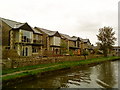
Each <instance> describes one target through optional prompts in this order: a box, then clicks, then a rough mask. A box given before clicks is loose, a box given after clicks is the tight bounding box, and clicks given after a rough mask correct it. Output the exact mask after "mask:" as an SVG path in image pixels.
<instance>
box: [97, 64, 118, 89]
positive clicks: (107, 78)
mask: <svg viewBox="0 0 120 90" xmlns="http://www.w3.org/2000/svg"><path fill="white" fill-rule="evenodd" d="M116 67H117V63H116ZM115 71H116V69H115V67H114V63H113V62H105V63H103V64H101V65H100V66H99V72H98V73H99V75H98V79H97V83H98V84H100V85H101V86H103V87H106V88H112V87H114V86H115V85H116V83H117V81H116V77H115V76H116V75H115V73H114V72H115ZM116 74H117V73H116Z"/></svg>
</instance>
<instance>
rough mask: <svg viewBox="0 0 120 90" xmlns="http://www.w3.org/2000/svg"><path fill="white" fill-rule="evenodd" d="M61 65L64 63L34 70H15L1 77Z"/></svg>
mask: <svg viewBox="0 0 120 90" xmlns="http://www.w3.org/2000/svg"><path fill="white" fill-rule="evenodd" d="M59 65H62V64H58V65H53V66H49V67H43V68H36V69H32V70H24V71H18V72H13V73H9V74H5V75H1V76H0V77H5V76H11V75H15V74H20V73H23V72H27V71H33V70H34V71H35V70H40V69H45V68H50V67H55V66H59Z"/></svg>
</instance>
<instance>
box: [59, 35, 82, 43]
mask: <svg viewBox="0 0 120 90" xmlns="http://www.w3.org/2000/svg"><path fill="white" fill-rule="evenodd" d="M61 36H62V37H63V38H67V39H68V40H72V41H77V40H78V39H79V40H81V38H80V37H76V36H73V37H70V36H69V35H67V34H61Z"/></svg>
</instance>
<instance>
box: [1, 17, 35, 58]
mask: <svg viewBox="0 0 120 90" xmlns="http://www.w3.org/2000/svg"><path fill="white" fill-rule="evenodd" d="M0 21H1V22H2V24H1V27H2V48H3V49H10V50H11V49H12V50H13V49H14V50H16V51H17V54H18V55H19V56H32V55H33V49H32V48H33V47H34V45H36V43H33V41H34V40H33V36H34V34H36V32H35V31H34V30H33V29H32V27H31V26H30V25H28V23H20V22H16V21H13V20H8V19H4V18H0Z"/></svg>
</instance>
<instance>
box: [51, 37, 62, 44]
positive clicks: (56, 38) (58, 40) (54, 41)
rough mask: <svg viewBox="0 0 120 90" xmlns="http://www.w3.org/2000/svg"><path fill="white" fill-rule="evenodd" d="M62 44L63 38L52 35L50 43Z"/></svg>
mask: <svg viewBox="0 0 120 90" xmlns="http://www.w3.org/2000/svg"><path fill="white" fill-rule="evenodd" d="M60 44H61V38H60V37H56V36H53V37H50V45H55V46H60Z"/></svg>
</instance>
